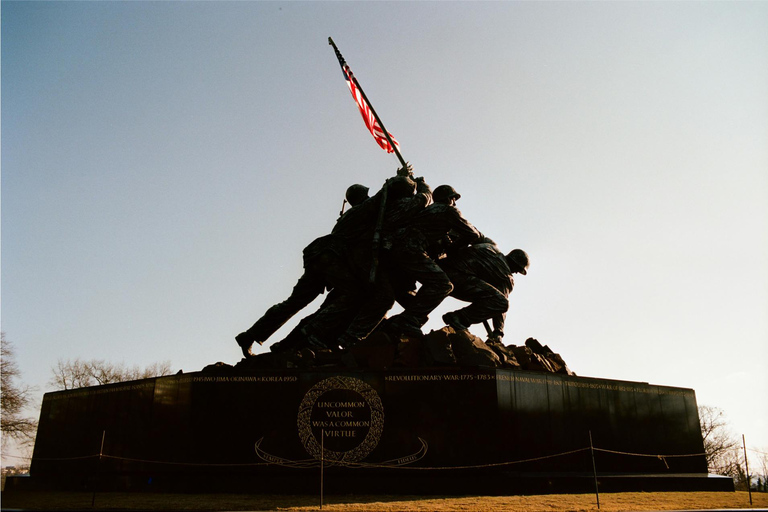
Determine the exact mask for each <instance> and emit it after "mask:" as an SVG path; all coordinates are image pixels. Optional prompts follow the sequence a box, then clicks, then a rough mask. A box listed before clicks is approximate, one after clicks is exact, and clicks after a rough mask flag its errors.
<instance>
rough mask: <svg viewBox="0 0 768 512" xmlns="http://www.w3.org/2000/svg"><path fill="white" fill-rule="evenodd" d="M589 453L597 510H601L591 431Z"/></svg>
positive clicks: (590, 432) (590, 433)
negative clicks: (590, 455)
mask: <svg viewBox="0 0 768 512" xmlns="http://www.w3.org/2000/svg"><path fill="white" fill-rule="evenodd" d="M589 453H591V454H592V475H593V476H594V477H595V497H596V498H597V510H600V491H599V490H598V489H597V466H596V465H595V448H594V447H593V446H592V431H591V430H590V431H589Z"/></svg>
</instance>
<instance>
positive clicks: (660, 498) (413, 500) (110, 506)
mask: <svg viewBox="0 0 768 512" xmlns="http://www.w3.org/2000/svg"><path fill="white" fill-rule="evenodd" d="M93 499H94V496H93V494H92V493H77V492H47V491H46V492H43V491H13V492H10V493H8V494H6V493H3V495H2V508H3V510H5V509H12V508H16V509H32V510H89V509H91V502H92V500H93ZM752 502H753V505H752V506H751V507H750V504H749V496H748V495H747V493H746V492H658V493H638V492H627V493H606V494H601V495H600V510H601V511H603V510H605V511H610V512H616V511H656V510H684V509H688V510H706V509H725V508H731V509H738V508H762V509H766V510H768V494H766V493H753V494H752ZM95 509H96V510H120V509H122V510H132V509H133V510H232V511H235V510H252V511H257V510H306V511H309V510H319V509H320V498H319V496H264V495H249V494H162V493H122V492H121V493H117V492H116V493H109V492H104V493H97V494H96V497H95ZM323 510H328V511H400V510H402V511H410V510H414V511H460V510H461V511H479V512H483V511H502V510H504V511H515V512H566V511H569V512H570V511H574V512H579V511H594V510H597V503H596V499H595V495H594V494H547V495H539V496H465V497H441V496H327V497H325V500H324V503H323Z"/></svg>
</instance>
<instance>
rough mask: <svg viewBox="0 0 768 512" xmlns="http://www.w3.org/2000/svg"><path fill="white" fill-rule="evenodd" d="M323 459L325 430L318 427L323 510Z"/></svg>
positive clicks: (321, 504) (321, 503) (321, 505)
mask: <svg viewBox="0 0 768 512" xmlns="http://www.w3.org/2000/svg"><path fill="white" fill-rule="evenodd" d="M324 461H325V430H323V429H320V510H323V462H324Z"/></svg>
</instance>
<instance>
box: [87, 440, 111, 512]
mask: <svg viewBox="0 0 768 512" xmlns="http://www.w3.org/2000/svg"><path fill="white" fill-rule="evenodd" d="M106 435H107V431H106V430H103V431H102V432H101V448H99V460H98V461H97V462H96V478H95V479H94V482H93V497H92V498H91V508H93V507H94V506H95V504H96V486H97V484H98V482H99V476H100V474H99V473H100V470H101V457H102V456H103V455H104V438H105V437H106Z"/></svg>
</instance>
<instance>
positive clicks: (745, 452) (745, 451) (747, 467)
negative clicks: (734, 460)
mask: <svg viewBox="0 0 768 512" xmlns="http://www.w3.org/2000/svg"><path fill="white" fill-rule="evenodd" d="M741 445H742V446H743V447H744V467H745V468H746V471H747V492H749V506H750V507H751V506H752V485H750V484H751V483H752V482H750V478H749V461H747V440H746V439H745V438H744V434H741Z"/></svg>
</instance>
